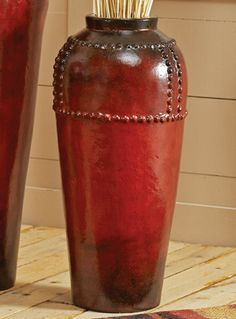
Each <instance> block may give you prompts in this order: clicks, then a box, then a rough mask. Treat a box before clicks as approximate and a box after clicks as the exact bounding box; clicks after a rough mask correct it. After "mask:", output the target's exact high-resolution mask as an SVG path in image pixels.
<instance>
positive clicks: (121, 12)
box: [93, 0, 154, 19]
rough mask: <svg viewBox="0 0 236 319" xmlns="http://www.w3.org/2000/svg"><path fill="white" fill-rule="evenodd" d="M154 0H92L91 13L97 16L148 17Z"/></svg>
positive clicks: (120, 17)
mask: <svg viewBox="0 0 236 319" xmlns="http://www.w3.org/2000/svg"><path fill="white" fill-rule="evenodd" d="M153 2H154V0H93V13H94V15H95V16H97V17H99V18H113V19H115V18H119V19H133V18H148V17H150V14H151V9H152V5H153Z"/></svg>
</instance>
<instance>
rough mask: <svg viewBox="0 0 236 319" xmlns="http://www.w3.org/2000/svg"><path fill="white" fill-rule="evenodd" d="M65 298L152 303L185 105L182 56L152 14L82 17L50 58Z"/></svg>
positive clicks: (127, 305) (137, 305)
mask: <svg viewBox="0 0 236 319" xmlns="http://www.w3.org/2000/svg"><path fill="white" fill-rule="evenodd" d="M54 89H55V91H54V95H55V99H54V110H55V111H56V118H57V128H58V139H59V149H60V160H61V171H62V179H63V189H64V198H65V207H66V221H67V234H68V240H69V249H70V262H71V277H72V290H73V300H74V303H75V304H76V305H78V306H80V307H83V308H87V309H93V310H99V311H107V312H133V311H141V310H144V309H148V308H152V307H155V306H157V305H158V304H159V302H160V296H161V289H162V283H163V272H164V267H165V260H166V255H167V248H168V241H169V234H170V229H171V222H172V216H173V211H174V207H175V199H176V188H177V180H178V174H179V165H180V155H181V145H182V135H183V127H184V118H185V117H186V115H187V112H186V107H185V106H186V93H187V92H186V91H187V79H186V69H185V63H184V60H183V57H182V54H181V52H180V50H179V49H178V48H177V46H176V43H175V41H174V40H171V39H169V38H168V37H166V36H165V35H163V34H162V33H161V32H160V31H159V30H158V29H157V19H156V18H149V19H132V20H116V19H101V18H95V17H92V16H89V17H87V29H85V30H83V31H82V32H80V33H78V34H77V35H75V36H74V37H70V38H69V39H68V42H67V43H66V44H65V46H64V47H63V48H62V50H61V51H60V53H59V55H58V57H57V59H56V64H55V74H54Z"/></svg>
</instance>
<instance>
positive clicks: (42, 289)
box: [0, 272, 81, 319]
mask: <svg viewBox="0 0 236 319" xmlns="http://www.w3.org/2000/svg"><path fill="white" fill-rule="evenodd" d="M67 291H68V292H69V291H70V281H69V273H68V272H65V273H61V274H59V275H56V276H52V277H49V278H46V279H44V280H41V281H37V282H34V283H32V284H29V285H26V286H24V287H22V288H18V289H14V290H13V291H9V292H6V293H4V294H3V295H2V296H1V297H0V303H1V307H0V318H1V319H2V318H6V317H9V316H12V315H14V314H17V313H21V312H23V313H22V316H23V314H24V311H25V310H27V309H28V308H31V307H33V306H37V305H39V304H41V303H43V302H46V301H48V300H49V299H51V298H53V297H55V296H57V295H62V294H64V293H65V292H67ZM71 308H72V307H71ZM80 311H81V309H78V308H77V313H78V312H80ZM32 318H33V317H32Z"/></svg>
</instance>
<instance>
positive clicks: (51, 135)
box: [24, 0, 236, 245]
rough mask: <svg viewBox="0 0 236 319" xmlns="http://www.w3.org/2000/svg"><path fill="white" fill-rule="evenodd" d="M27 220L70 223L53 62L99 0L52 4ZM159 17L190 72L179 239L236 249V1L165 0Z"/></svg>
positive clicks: (161, 1)
mask: <svg viewBox="0 0 236 319" xmlns="http://www.w3.org/2000/svg"><path fill="white" fill-rule="evenodd" d="M49 2H50V7H49V13H48V18H47V24H46V30H45V35H44V44H43V50H42V63H41V70H40V77H39V86H38V99H37V111H36V121H35V128H34V136H33V143H32V150H31V158H30V165H29V173H28V179H27V189H26V197H25V206H24V223H30V224H37V225H51V226H63V225H64V217H63V203H62V193H61V181H60V171H59V162H58V150H57V138H56V128H55V121H54V113H53V111H52V109H51V106H52V87H51V82H52V65H53V60H54V57H55V56H56V54H57V51H58V50H59V48H60V47H61V46H62V44H63V43H64V42H65V41H66V38H67V36H68V34H71V33H75V32H77V31H78V30H79V29H81V28H82V27H83V26H84V15H85V14H87V13H90V12H91V2H92V0H49ZM153 15H158V16H159V28H160V29H161V30H162V31H163V32H165V33H167V34H168V35H169V36H171V37H173V38H175V39H176V40H177V42H178V44H179V46H180V47H181V48H182V51H183V53H184V55H185V58H186V62H187V66H188V71H189V99H188V109H189V117H188V119H187V121H186V130H185V140H184V149H183V158H182V166H181V175H180V184H179V192H178V198H177V200H178V203H177V207H176V212H175V219H174V225H173V231H172V238H174V239H178V240H189V241H192V242H194V241H197V242H200V241H203V242H207V243H214V244H228V245H229V244H232V245H235V244H236V231H235V229H236V142H235V137H236V125H235V124H236V59H235V54H236V1H234V0H232V1H230V0H229V1H220V0H215V1H214V0H196V1H193V0H182V1H178V0H174V1H169V0H159V1H157V2H156V3H155V6H154V10H153Z"/></svg>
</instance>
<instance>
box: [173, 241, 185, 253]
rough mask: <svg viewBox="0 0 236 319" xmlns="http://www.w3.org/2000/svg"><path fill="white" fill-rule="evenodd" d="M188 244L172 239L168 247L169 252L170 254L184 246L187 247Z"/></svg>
mask: <svg viewBox="0 0 236 319" xmlns="http://www.w3.org/2000/svg"><path fill="white" fill-rule="evenodd" d="M187 246H188V244H186V243H183V242H178V241H170V243H169V247H168V254H170V253H172V252H174V251H176V250H179V249H182V248H184V247H187Z"/></svg>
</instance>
